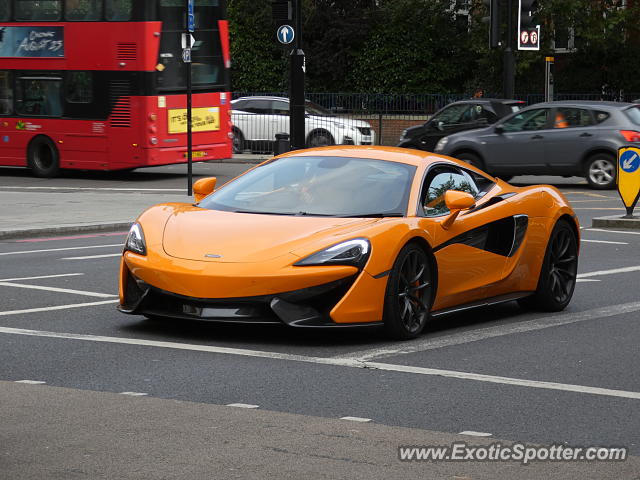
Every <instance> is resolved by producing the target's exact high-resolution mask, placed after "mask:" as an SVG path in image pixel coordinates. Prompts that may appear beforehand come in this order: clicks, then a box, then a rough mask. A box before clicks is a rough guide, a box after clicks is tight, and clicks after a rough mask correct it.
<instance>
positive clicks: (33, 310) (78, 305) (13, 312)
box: [0, 300, 120, 317]
mask: <svg viewBox="0 0 640 480" xmlns="http://www.w3.org/2000/svg"><path fill="white" fill-rule="evenodd" d="M119 301H120V300H104V301H102V302H88V303H72V304H68V305H56V306H53V307H41V308H27V309H24V310H7V311H5V312H0V317H2V316H5V315H22V314H24V313H38V312H50V311H52V310H66V309H68V308H82V307H94V306H96V305H107V304H109V303H116V302H119Z"/></svg>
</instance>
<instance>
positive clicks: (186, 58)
mask: <svg viewBox="0 0 640 480" xmlns="http://www.w3.org/2000/svg"><path fill="white" fill-rule="evenodd" d="M182 61H183V62H184V63H191V49H190V48H183V49H182Z"/></svg>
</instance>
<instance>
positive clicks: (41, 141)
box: [27, 136, 60, 178]
mask: <svg viewBox="0 0 640 480" xmlns="http://www.w3.org/2000/svg"><path fill="white" fill-rule="evenodd" d="M27 165H28V166H29V168H30V169H31V171H32V172H33V174H34V175H35V176H36V177H41V178H51V177H55V176H57V175H58V173H60V154H59V153H58V149H57V148H56V145H55V144H54V143H53V141H52V140H51V139H50V138H49V137H45V136H39V137H35V138H34V139H33V140H31V143H30V144H29V148H28V149H27Z"/></svg>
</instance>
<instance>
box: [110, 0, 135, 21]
mask: <svg viewBox="0 0 640 480" xmlns="http://www.w3.org/2000/svg"><path fill="white" fill-rule="evenodd" d="M131 3H132V2H131V0H106V2H105V6H106V14H107V20H109V21H110V22H126V21H127V20H131Z"/></svg>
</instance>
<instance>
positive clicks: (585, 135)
mask: <svg viewBox="0 0 640 480" xmlns="http://www.w3.org/2000/svg"><path fill="white" fill-rule="evenodd" d="M580 136H581V137H593V134H591V133H588V132H584V133H581V134H580Z"/></svg>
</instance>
